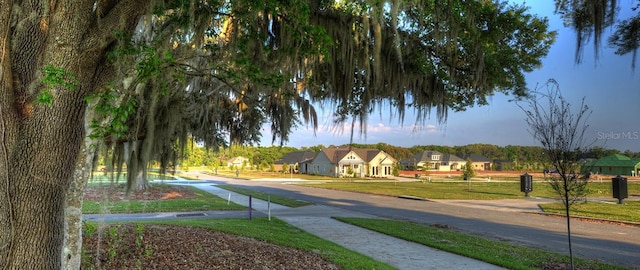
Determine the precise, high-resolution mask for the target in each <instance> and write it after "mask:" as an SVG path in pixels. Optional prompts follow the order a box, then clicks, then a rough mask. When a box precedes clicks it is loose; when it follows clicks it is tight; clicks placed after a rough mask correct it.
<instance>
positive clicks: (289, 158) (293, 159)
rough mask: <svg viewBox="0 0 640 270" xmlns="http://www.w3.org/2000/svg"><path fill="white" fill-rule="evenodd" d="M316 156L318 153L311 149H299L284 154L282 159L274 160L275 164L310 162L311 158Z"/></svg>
mask: <svg viewBox="0 0 640 270" xmlns="http://www.w3.org/2000/svg"><path fill="white" fill-rule="evenodd" d="M315 157H316V153H314V152H311V151H297V152H291V153H287V154H285V155H284V156H282V157H281V158H280V159H278V160H276V161H274V162H273V163H274V164H285V163H286V164H295V163H302V162H308V161H309V160H313V159H314V158H315Z"/></svg>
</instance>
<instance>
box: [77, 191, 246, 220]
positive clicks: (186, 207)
mask: <svg viewBox="0 0 640 270" xmlns="http://www.w3.org/2000/svg"><path fill="white" fill-rule="evenodd" d="M153 188H160V189H161V188H167V185H154V186H153ZM186 188H189V189H192V190H193V192H195V193H196V197H195V198H185V199H179V198H176V199H171V200H153V201H84V203H83V206H82V212H83V213H84V214H97V213H103V212H106V213H151V212H179V211H211V210H246V209H247V207H245V206H242V205H239V204H235V203H233V202H231V203H229V204H227V203H228V202H227V200H225V199H222V198H220V197H218V196H215V195H213V194H211V193H209V192H206V191H203V190H201V189H198V188H195V187H188V186H187V187H186Z"/></svg>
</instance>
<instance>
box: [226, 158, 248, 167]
mask: <svg viewBox="0 0 640 270" xmlns="http://www.w3.org/2000/svg"><path fill="white" fill-rule="evenodd" d="M249 165H250V160H249V159H248V158H246V157H242V156H238V157H234V158H230V159H228V160H227V167H229V168H234V167H235V168H242V167H243V166H249Z"/></svg>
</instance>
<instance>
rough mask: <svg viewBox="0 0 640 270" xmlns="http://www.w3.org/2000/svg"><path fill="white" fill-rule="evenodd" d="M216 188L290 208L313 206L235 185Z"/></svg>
mask: <svg viewBox="0 0 640 270" xmlns="http://www.w3.org/2000/svg"><path fill="white" fill-rule="evenodd" d="M216 187H219V188H221V189H226V190H228V191H233V192H235V193H238V194H242V195H245V196H251V197H253V198H256V199H260V200H263V201H271V202H272V203H275V204H279V205H284V206H288V207H300V206H307V205H311V203H309V202H305V201H301V200H295V199H292V198H289V197H286V196H280V195H274V194H268V193H266V192H261V191H257V190H252V189H246V188H239V187H236V186H234V185H216Z"/></svg>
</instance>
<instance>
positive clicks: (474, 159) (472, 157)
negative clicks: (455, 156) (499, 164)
mask: <svg viewBox="0 0 640 270" xmlns="http://www.w3.org/2000/svg"><path fill="white" fill-rule="evenodd" d="M462 159H464V160H467V159H470V160H471V162H491V160H490V159H488V158H487V157H485V156H483V155H478V154H466V155H464V156H462Z"/></svg>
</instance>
